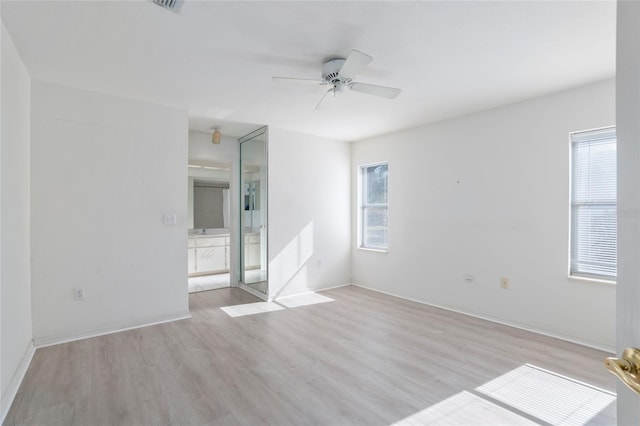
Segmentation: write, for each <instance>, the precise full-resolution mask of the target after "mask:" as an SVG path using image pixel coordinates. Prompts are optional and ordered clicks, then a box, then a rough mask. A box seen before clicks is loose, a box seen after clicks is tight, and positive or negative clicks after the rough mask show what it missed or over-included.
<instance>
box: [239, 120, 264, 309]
mask: <svg viewBox="0 0 640 426" xmlns="http://www.w3.org/2000/svg"><path fill="white" fill-rule="evenodd" d="M239 141H240V173H241V176H240V191H241V196H240V203H241V205H240V224H241V225H240V229H241V236H240V245H241V248H240V260H241V261H240V272H241V276H240V281H241V283H242V284H243V285H245V286H247V287H248V288H249V289H251V290H253V291H256V292H257V293H259V294H260V295H263V296H266V295H267V294H268V279H267V276H268V275H267V128H266V127H263V128H261V129H258V130H256V131H255V132H252V133H250V134H248V135H247V136H244V137H243V138H240V140H239Z"/></svg>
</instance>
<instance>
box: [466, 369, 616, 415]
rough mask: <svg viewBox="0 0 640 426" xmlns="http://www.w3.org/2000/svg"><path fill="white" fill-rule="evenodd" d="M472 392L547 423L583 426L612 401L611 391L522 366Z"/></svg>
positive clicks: (613, 397) (614, 397)
mask: <svg viewBox="0 0 640 426" xmlns="http://www.w3.org/2000/svg"><path fill="white" fill-rule="evenodd" d="M476 390H477V391H478V392H480V393H482V394H485V395H487V396H489V397H491V398H493V399H496V400H498V401H500V402H503V403H505V404H508V405H509V406H510V407H513V408H515V409H518V410H520V411H523V412H525V413H528V414H531V415H533V416H535V417H536V418H538V419H540V420H542V421H545V422H547V423H551V424H563V425H583V424H585V423H587V422H588V421H589V420H590V419H592V418H593V417H595V416H596V415H597V414H598V413H599V412H600V411H602V410H603V409H604V408H605V407H606V406H608V405H609V404H611V403H612V402H613V401H615V399H616V396H615V394H613V393H611V392H607V391H605V390H602V389H598V388H596V387H593V386H590V385H588V384H585V383H582V382H578V381H576V380H573V379H570V378H568V377H564V376H560V375H558V374H555V373H552V372H550V371H547V370H543V369H541V368H538V367H535V366H533V365H529V364H527V365H523V366H521V367H518V368H516V369H515V370H512V371H510V372H508V373H507V374H504V375H502V376H500V377H498V378H496V379H494V380H492V381H490V382H489V383H486V384H484V385H482V386H480V387H478V388H476Z"/></svg>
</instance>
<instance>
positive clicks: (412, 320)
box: [4, 287, 615, 426]
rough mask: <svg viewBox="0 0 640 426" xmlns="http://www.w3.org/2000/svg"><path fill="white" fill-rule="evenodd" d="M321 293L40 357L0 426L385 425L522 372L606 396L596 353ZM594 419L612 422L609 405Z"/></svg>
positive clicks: (391, 304)
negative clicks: (568, 380)
mask: <svg viewBox="0 0 640 426" xmlns="http://www.w3.org/2000/svg"><path fill="white" fill-rule="evenodd" d="M323 294H324V295H326V296H328V297H331V298H332V299H334V300H335V301H334V302H327V303H321V304H317V305H306V306H300V307H295V308H290V309H284V310H281V311H276V312H267V313H263V314H256V315H250V316H244V317H237V318H231V317H229V316H228V315H226V314H225V313H224V312H223V311H222V310H221V309H220V307H222V306H228V305H235V304H244V303H251V302H258V299H257V298H255V297H254V296H251V295H250V294H248V293H246V292H243V291H242V290H239V289H234V288H226V289H220V290H213V291H207V292H200V293H193V294H191V295H190V296H189V297H190V305H191V313H192V319H189V320H181V321H176V322H172V323H167V324H160V325H156V326H151V327H145V328H140V329H135V330H130V331H125V332H121V333H115V334H111V335H107V336H101V337H95V338H91V339H86V340H82V341H77V342H71V343H65V344H61V345H57V346H51V347H46V348H41V349H38V350H37V351H36V354H35V355H34V358H33V361H32V363H31V366H30V367H29V370H28V371H27V374H26V376H25V379H24V381H23V383H22V385H21V387H20V389H19V391H18V394H17V396H16V398H15V401H14V403H13V406H12V407H11V410H10V411H9V414H8V416H7V418H6V420H5V423H4V424H5V425H7V426H28V425H37V426H44V425H65V426H68V425H78V426H102V425H105V426H107V425H109V426H111V425H114V426H115V425H262V424H272V425H305V424H308V425H390V424H394V423H396V422H400V421H402V420H403V419H406V418H409V417H410V416H412V415H415V414H416V413H419V412H421V411H422V410H425V409H428V408H429V407H431V406H433V405H435V404H438V403H440V402H442V401H445V400H447V399H448V398H451V397H455V396H456V395H460V394H461V392H465V391H466V392H474V389H476V388H477V387H479V386H481V385H482V384H484V383H487V382H488V381H491V380H493V379H495V378H496V377H498V376H501V375H503V374H505V373H507V372H509V371H511V370H513V369H516V368H518V367H520V366H522V365H524V364H526V363H529V364H533V365H536V366H538V367H541V368H544V369H547V370H551V371H554V372H556V373H558V374H562V375H565V376H568V377H572V378H575V379H577V380H580V381H583V382H586V383H590V384H592V385H594V386H597V387H599V388H602V389H607V390H610V391H613V389H614V388H615V379H614V377H613V376H612V375H610V374H609V373H608V372H607V371H606V369H604V367H603V366H602V359H603V358H604V357H605V356H607V355H608V354H606V353H603V352H601V351H598V350H595V349H591V348H587V347H583V346H580V345H576V344H572V343H569V342H565V341H560V340H557V339H553V338H549V337H546V336H542V335H539V334H535V333H530V332H526V331H522V330H518V329H514V328H510V327H507V326H503V325H500V324H496V323H491V322H487V321H483V320H479V319H475V318H472V317H469V316H465V315H460V314H457V313H453V312H448V311H445V310H441V309H437V308H433V307H429V306H425V305H422V304H418V303H415V302H410V301H406V300H402V299H398V298H394V297H390V296H386V295H383V294H379V293H376V292H372V291H368V290H364V289H361V288H357V287H343V288H339V289H334V290H330V291H326V292H323ZM465 395H466V394H465ZM525 420H526V419H525ZM443 422H444V421H443ZM592 423H593V424H614V423H615V410H614V407H613V405H612V406H610V407H608V408H607V409H606V410H604V411H603V412H601V413H599V414H598V415H597V416H596V417H594V418H593V419H592Z"/></svg>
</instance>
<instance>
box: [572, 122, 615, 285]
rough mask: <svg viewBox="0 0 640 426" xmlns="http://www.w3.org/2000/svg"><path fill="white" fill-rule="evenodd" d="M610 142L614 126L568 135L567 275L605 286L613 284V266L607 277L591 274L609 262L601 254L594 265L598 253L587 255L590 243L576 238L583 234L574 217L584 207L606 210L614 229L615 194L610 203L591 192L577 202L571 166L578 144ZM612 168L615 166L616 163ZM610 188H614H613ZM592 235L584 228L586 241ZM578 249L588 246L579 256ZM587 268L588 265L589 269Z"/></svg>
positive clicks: (574, 161)
mask: <svg viewBox="0 0 640 426" xmlns="http://www.w3.org/2000/svg"><path fill="white" fill-rule="evenodd" d="M612 139H613V140H614V142H615V143H616V144H617V139H616V128H615V126H611V127H604V128H600V129H593V130H586V131H581V132H574V133H571V134H570V144H571V156H570V157H571V172H570V184H571V187H570V188H571V196H570V226H569V232H570V234H569V276H570V277H572V278H580V279H588V280H595V281H602V282H606V283H615V281H616V275H617V271H615V265H614V273H613V274H611V273H610V272H609V273H606V272H605V271H604V270H603V271H602V272H600V273H598V272H594V270H597V269H598V268H603V269H606V268H607V266H606V265H609V267H610V265H611V263H612V262H611V261H610V259H609V260H608V261H607V259H606V257H607V256H605V255H603V257H602V260H603V262H602V263H601V265H600V266H599V265H597V263H598V260H599V259H598V254H597V253H591V252H590V250H591V243H590V242H589V241H580V235H583V233H582V232H581V229H584V227H582V228H579V227H578V225H579V224H580V221H578V220H577V217H578V212H579V210H580V209H584V208H585V207H586V208H588V209H590V208H591V207H594V208H595V209H597V208H609V209H610V210H611V211H612V212H613V213H612V214H613V216H611V215H609V216H608V218H609V219H611V218H612V217H613V219H614V221H615V227H616V228H617V194H615V196H614V201H613V202H611V201H610V200H608V201H606V200H604V199H599V198H598V197H597V194H594V195H593V198H592V194H591V193H590V194H589V196H588V199H586V200H584V199H583V200H578V199H577V196H576V190H575V187H576V176H577V174H578V170H577V167H576V164H575V163H576V156H575V154H576V152H575V150H576V146H577V145H578V144H581V145H583V146H584V144H592V143H597V142H602V141H611V140H612ZM614 167H617V164H616V166H614ZM615 174H616V171H615V170H614V176H615ZM614 188H615V185H614ZM616 190H617V189H614V191H616ZM595 211H597V210H595ZM596 217H597V216H596ZM596 230H597V228H596ZM593 235H594V233H593V232H592V229H591V228H587V235H586V237H585V238H587V239H590V238H592V237H593ZM614 235H615V238H616V244H617V235H616V233H615V232H614ZM579 246H583V247H584V246H587V247H588V248H587V249H586V250H585V253H586V254H583V255H581V254H580V253H579V250H578V247H579ZM595 250H597V247H595ZM615 250H616V255H615V257H616V259H617V248H616V249H615ZM594 257H595V259H594ZM602 265H604V266H602ZM589 266H591V268H590V267H589ZM589 269H591V270H589Z"/></svg>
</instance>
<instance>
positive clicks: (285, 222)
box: [268, 127, 351, 299]
mask: <svg viewBox="0 0 640 426" xmlns="http://www.w3.org/2000/svg"><path fill="white" fill-rule="evenodd" d="M268 151H269V154H268V155H269V164H268V169H269V170H268V173H269V174H268V185H269V199H268V217H269V219H268V220H269V228H268V232H269V237H268V239H269V243H268V244H269V298H271V299H273V298H276V297H281V296H284V295H288V294H293V293H298V292H302V291H306V290H318V289H322V288H329V287H333V286H338V285H343V284H348V283H350V276H351V262H350V243H351V238H350V229H351V221H350V217H351V208H350V202H351V201H350V200H351V191H350V188H349V184H348V182H349V180H350V174H349V169H350V161H349V158H350V148H349V145H348V144H346V143H344V142H336V141H332V140H328V139H323V138H319V137H315V136H309V135H305V134H301V133H296V132H292V131H288V130H282V129H278V128H273V127H270V128H269V142H268Z"/></svg>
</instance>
